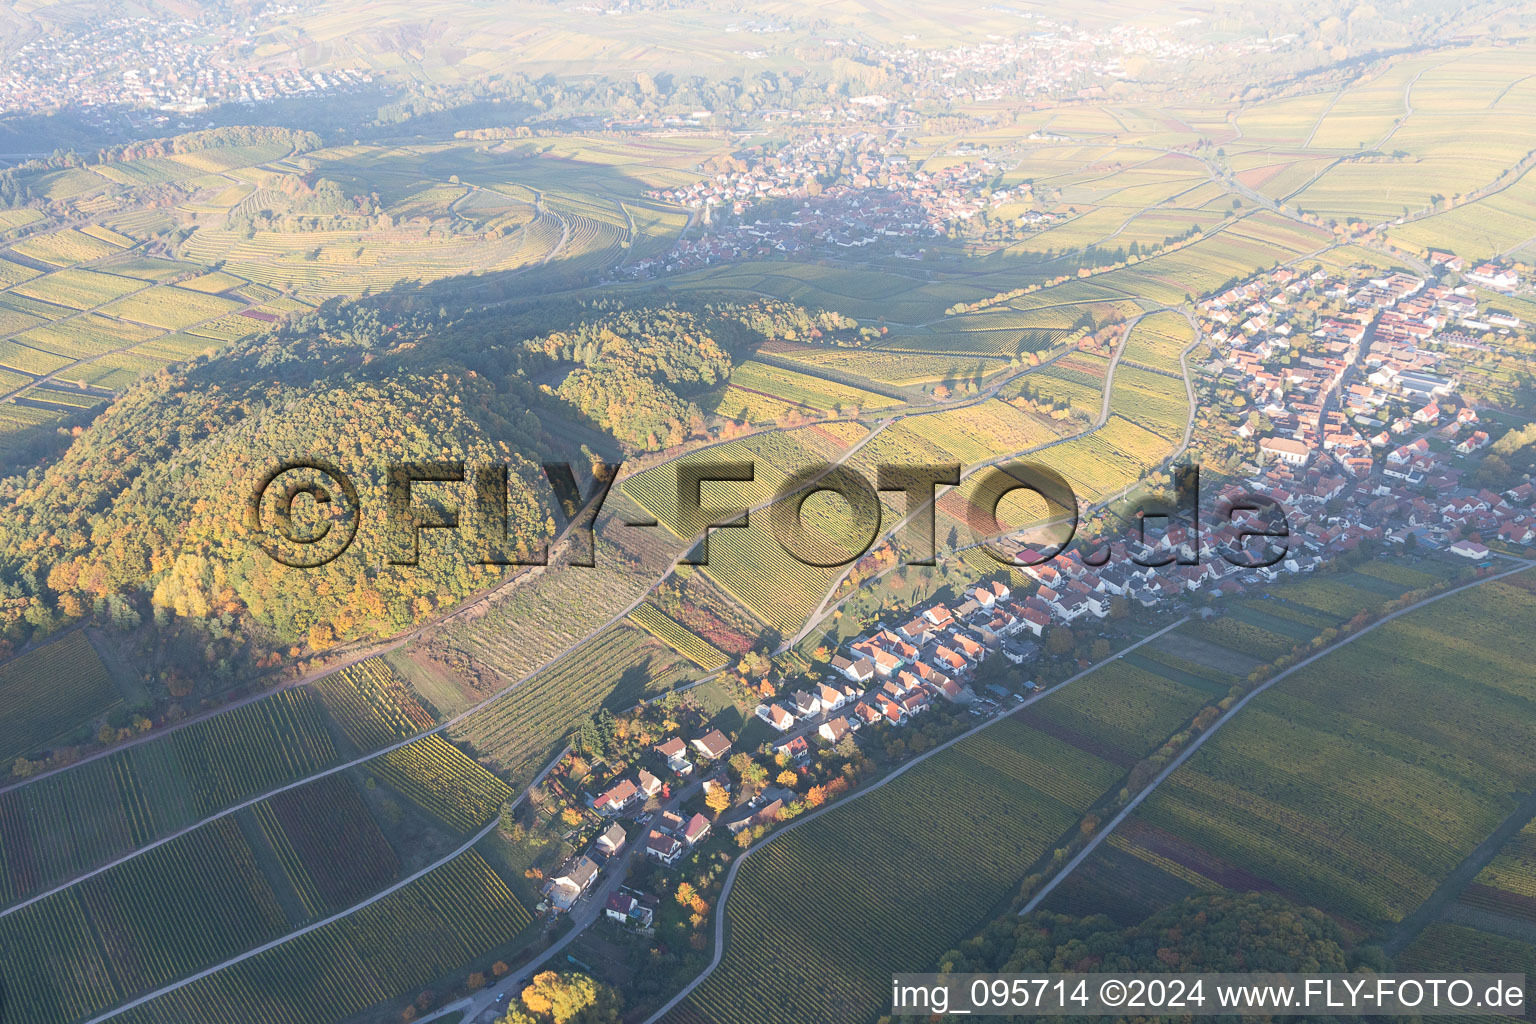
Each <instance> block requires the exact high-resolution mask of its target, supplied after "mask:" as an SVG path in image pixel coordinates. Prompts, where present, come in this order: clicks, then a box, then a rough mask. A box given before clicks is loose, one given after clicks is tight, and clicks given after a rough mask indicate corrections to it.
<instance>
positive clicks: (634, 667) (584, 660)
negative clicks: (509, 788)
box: [454, 606, 694, 783]
mask: <svg viewBox="0 0 1536 1024" xmlns="http://www.w3.org/2000/svg"><path fill="white" fill-rule="evenodd" d="M642 607H644V606H642ZM693 674H694V669H693V667H692V666H691V665H690V664H688V663H687V662H685V661H683V659H681V658H679V657H678V656H677V655H675V654H674V653H673V652H672V651H671V650H670V649H668V648H667V647H664V646H663V645H662V644H661V643H659V642H657V641H656V640H653V639H651V638H650V637H649V636H646V635H645V634H644V633H641V632H640V631H639V630H636V629H632V628H629V627H627V626H619V627H615V628H613V629H609V630H608V631H607V632H605V633H603V634H601V635H600V636H598V637H596V638H595V639H593V640H591V641H590V642H588V643H586V644H583V645H582V646H581V647H580V648H579V649H577V650H575V651H572V652H571V653H570V654H568V655H566V656H565V657H563V658H561V659H559V660H558V661H555V662H554V663H553V664H551V665H550V666H548V667H547V668H545V669H543V670H542V671H540V672H539V673H538V674H536V675H534V676H533V677H532V678H531V679H529V680H527V681H526V682H524V683H522V684H521V685H519V686H517V687H516V688H515V689H513V690H512V691H511V692H510V693H508V694H506V695H505V696H502V697H499V698H497V699H496V700H495V701H493V702H491V703H490V704H489V705H487V706H486V707H484V708H482V709H481V710H479V711H477V712H475V713H474V714H473V715H471V716H470V717H469V718H468V719H467V720H466V721H465V722H464V723H462V724H461V725H460V726H458V727H456V728H455V730H454V735H455V737H456V738H459V739H463V740H464V741H466V742H468V743H469V744H470V745H471V746H473V747H474V749H475V752H476V754H477V755H478V756H480V757H482V758H484V759H485V760H486V761H487V762H488V763H490V764H491V765H492V766H494V767H495V768H497V769H498V770H499V771H501V772H503V773H505V774H507V775H508V776H509V777H511V778H515V779H516V780H517V781H518V782H519V783H521V782H522V781H523V780H525V779H526V778H529V777H531V776H532V775H533V773H534V772H535V771H536V770H537V769H538V766H539V765H541V764H542V763H543V762H544V761H545V760H547V759H548V758H549V756H550V754H552V753H553V752H554V748H555V747H556V746H557V745H558V744H560V743H561V741H563V740H564V739H565V737H566V736H567V735H569V734H570V732H571V731H572V730H573V729H575V727H576V726H577V725H579V724H580V723H581V722H582V720H584V719H585V718H587V717H589V716H590V715H592V714H593V713H594V712H596V711H597V710H598V709H599V708H607V709H608V710H610V711H614V712H618V711H622V710H624V709H625V708H629V707H633V706H634V705H635V704H637V703H639V701H640V700H642V699H643V698H646V697H650V696H654V695H656V694H658V693H663V692H665V691H667V690H670V689H672V688H674V687H676V686H677V685H678V684H680V683H681V682H683V681H685V680H686V679H687V678H689V677H690V676H691V675H693Z"/></svg>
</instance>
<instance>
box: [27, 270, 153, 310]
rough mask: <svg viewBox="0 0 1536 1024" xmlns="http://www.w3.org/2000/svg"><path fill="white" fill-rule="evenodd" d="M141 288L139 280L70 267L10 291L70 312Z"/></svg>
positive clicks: (109, 300) (142, 283)
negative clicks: (67, 309)
mask: <svg viewBox="0 0 1536 1024" xmlns="http://www.w3.org/2000/svg"><path fill="white" fill-rule="evenodd" d="M143 287H144V282H142V281H135V280H133V279H131V278H127V277H115V276H113V275H112V274H99V273H97V272H96V271H94V270H81V269H80V268H79V267H71V268H68V269H65V270H55V271H54V272H53V273H51V274H47V275H45V276H43V277H34V278H33V279H32V280H30V281H26V282H23V283H22V284H18V285H16V286H15V287H14V288H12V291H14V292H16V293H17V294H18V295H26V296H28V297H30V298H34V299H38V300H41V301H43V302H52V303H55V304H56V305H60V306H68V307H69V308H70V309H90V308H91V307H92V306H100V305H102V304H104V303H107V302H111V301H112V300H113V299H116V298H121V297H122V296H124V295H127V294H128V293H129V292H131V291H136V290H138V289H140V288H143Z"/></svg>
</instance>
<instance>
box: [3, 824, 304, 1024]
mask: <svg viewBox="0 0 1536 1024" xmlns="http://www.w3.org/2000/svg"><path fill="white" fill-rule="evenodd" d="M286 926H287V920H286V918H285V917H284V916H283V913H282V910H281V908H280V907H279V906H278V903H277V900H276V897H275V896H274V895H273V892H272V890H271V887H270V886H269V885H268V884H267V881H266V879H265V877H264V876H263V875H262V874H261V872H260V871H259V869H258V868H257V866H256V863H255V860H254V858H253V855H252V853H251V849H250V847H249V845H248V844H247V843H246V841H245V839H244V838H243V837H242V836H241V834H240V831H239V829H238V828H236V827H235V825H234V823H233V822H232V821H230V820H229V819H223V820H221V821H218V822H215V823H213V824H211V825H209V826H205V827H204V828H201V829H197V830H196V831H194V832H191V833H188V834H187V835H185V836H180V837H178V838H176V839H174V840H172V841H171V842H169V843H166V844H165V845H163V846H160V847H157V848H155V849H154V850H151V851H149V852H147V853H145V854H143V855H141V856H139V857H135V858H133V859H132V860H130V861H127V862H126V863H124V864H121V865H118V866H116V867H114V868H111V869H109V870H108V871H105V872H103V873H101V874H98V875H96V876H94V877H92V878H90V879H88V880H86V881H85V882H82V883H80V884H78V885H76V886H73V887H71V888H69V889H65V890H63V891H60V892H58V893H55V894H53V895H51V896H48V897H46V898H44V899H43V900H40V901H38V902H36V903H33V904H30V905H29V906H27V907H25V908H23V909H21V910H19V911H15V912H13V913H9V914H7V915H6V916H5V917H3V918H0V932H3V933H5V946H6V949H7V951H8V952H7V956H6V958H5V962H4V965H3V966H0V972H3V975H4V977H5V987H6V990H7V993H8V995H10V996H11V997H12V998H13V999H14V998H16V997H17V996H18V995H20V1000H21V1001H20V1002H19V1003H13V1004H12V1005H22V1006H29V1007H30V1008H31V1009H32V1011H33V1012H32V1013H31V1014H29V1015H28V1017H27V1019H28V1020H37V1021H40V1022H50V1021H56V1022H60V1024H62V1022H64V1021H69V1020H75V1019H78V1018H79V1017H80V1016H82V1015H83V1014H82V1013H81V1012H80V1007H79V1002H78V1000H79V998H80V994H79V993H77V992H76V991H75V990H74V985H75V984H77V983H78V979H77V978H70V977H69V976H68V975H67V974H61V972H60V970H59V968H60V965H59V964H58V955H59V954H60V953H61V952H64V951H69V955H71V957H78V958H79V959H78V961H77V967H76V969H77V970H83V971H89V970H91V969H92V965H93V961H94V968H95V969H96V970H97V971H99V972H100V974H99V977H100V978H101V981H102V984H101V987H100V989H99V990H97V991H96V992H92V990H91V988H90V987H89V986H87V987H86V988H85V992H91V993H92V995H93V996H95V998H97V999H100V1000H101V1002H100V1003H98V1005H97V1006H95V1007H87V1008H86V1009H87V1010H90V1009H102V1008H105V1006H107V1005H110V1004H111V1003H115V1002H118V1001H120V1000H122V999H126V998H130V997H132V996H134V995H137V994H140V993H143V992H146V991H150V990H152V989H154V988H155V987H157V986H159V985H162V984H165V983H166V982H169V981H171V980H174V979H175V978H177V977H180V976H182V975H184V974H187V973H189V972H192V971H195V970H198V969H200V968H202V967H205V966H209V965H211V964H214V963H218V962H219V961H220V960H222V959H224V958H226V957H228V956H230V955H232V954H234V953H237V952H239V951H240V950H242V949H245V948H248V947H249V946H251V945H254V944H255V943H258V942H261V941H263V940H265V939H268V938H271V937H273V936H275V935H279V934H281V933H282V932H283V931H284V930H285V929H286ZM79 927H85V928H88V929H90V930H91V931H92V932H94V933H95V935H97V936H98V937H99V939H100V952H99V953H98V952H97V950H95V949H92V950H90V951H89V952H86V951H85V950H81V949H72V948H71V947H72V944H73V942H74V939H73V933H75V931H76V929H77V928H79ZM98 957H99V959H98ZM72 1004H73V1005H72Z"/></svg>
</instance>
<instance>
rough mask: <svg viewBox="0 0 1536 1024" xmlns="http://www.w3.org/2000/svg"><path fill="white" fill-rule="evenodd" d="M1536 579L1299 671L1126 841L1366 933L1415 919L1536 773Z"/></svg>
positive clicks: (1479, 596)
mask: <svg viewBox="0 0 1536 1024" xmlns="http://www.w3.org/2000/svg"><path fill="white" fill-rule="evenodd" d="M1530 586H1531V582H1530V581H1529V580H1527V579H1525V578H1524V577H1519V578H1516V579H1515V580H1513V581H1500V582H1497V583H1488V584H1483V585H1481V586H1479V587H1476V588H1475V589H1472V590H1470V591H1466V592H1464V593H1461V594H1457V595H1455V596H1453V597H1450V598H1447V599H1445V600H1443V601H1441V602H1438V603H1437V604H1435V605H1434V606H1432V607H1429V608H1425V609H1423V610H1422V611H1418V612H1415V613H1411V614H1409V615H1407V616H1404V617H1402V618H1400V619H1397V620H1395V621H1393V622H1391V623H1389V624H1387V625H1384V626H1381V627H1379V628H1378V629H1376V630H1374V631H1372V632H1371V633H1370V634H1367V635H1365V636H1363V637H1361V638H1360V639H1358V640H1356V641H1354V642H1352V643H1350V644H1349V645H1348V646H1346V647H1344V648H1341V649H1339V650H1338V651H1336V652H1334V653H1332V654H1330V655H1328V656H1327V657H1326V658H1324V659H1321V660H1320V661H1318V662H1315V663H1314V664H1313V665H1311V666H1308V667H1307V668H1306V669H1303V670H1302V671H1300V672H1298V673H1296V674H1295V675H1293V676H1291V677H1290V678H1288V679H1287V680H1285V681H1284V682H1283V683H1281V684H1279V685H1278V686H1276V687H1275V688H1274V689H1273V690H1270V691H1269V692H1267V693H1265V694H1264V695H1263V696H1261V697H1260V698H1258V699H1257V700H1255V701H1254V702H1253V704H1252V705H1250V706H1249V707H1248V708H1246V709H1244V711H1243V712H1242V713H1241V714H1239V715H1238V716H1237V717H1236V718H1234V719H1233V720H1232V721H1231V722H1230V723H1229V724H1228V725H1227V726H1225V727H1224V728H1223V729H1222V731H1221V732H1220V733H1218V734H1217V735H1216V736H1215V738H1213V739H1212V740H1211V741H1210V742H1208V743H1206V744H1205V745H1204V746H1203V747H1201V748H1200V751H1199V753H1197V754H1196V755H1195V756H1194V757H1193V758H1191V759H1190V761H1189V762H1188V763H1187V764H1185V765H1184V766H1183V767H1182V768H1181V769H1180V770H1179V771H1178V772H1177V773H1175V774H1174V775H1173V776H1172V777H1171V778H1170V779H1169V780H1168V781H1167V782H1165V783H1164V784H1163V785H1162V786H1160V787H1159V788H1158V789H1157V791H1155V792H1154V793H1153V794H1152V796H1151V797H1150V798H1148V800H1147V801H1146V802H1145V803H1144V804H1143V805H1142V807H1141V808H1140V809H1139V810H1138V811H1137V813H1136V814H1135V815H1134V816H1133V818H1132V819H1131V822H1128V823H1127V824H1132V823H1134V827H1132V828H1131V829H1130V830H1129V831H1128V832H1127V842H1126V843H1124V844H1122V847H1121V849H1122V852H1123V853H1129V854H1130V855H1132V856H1137V857H1141V856H1142V855H1143V854H1144V853H1145V854H1149V855H1151V857H1150V858H1144V859H1147V860H1148V863H1153V862H1155V858H1156V857H1164V858H1168V859H1170V860H1172V861H1173V862H1175V863H1176V864H1177V865H1178V868H1177V871H1176V872H1175V873H1176V874H1177V875H1179V876H1180V877H1184V880H1185V881H1193V882H1197V883H1199V884H1201V885H1206V884H1208V883H1211V882H1214V883H1216V884H1217V885H1220V886H1222V887H1226V888H1239V889H1254V888H1257V889H1278V890H1280V891H1281V892H1283V893H1284V894H1286V895H1287V896H1289V897H1290V898H1292V899H1294V900H1297V901H1298V902H1300V903H1303V904H1307V905H1312V906H1317V907H1321V908H1323V909H1324V910H1326V911H1327V912H1328V913H1330V914H1331V915H1333V916H1335V917H1338V918H1340V919H1342V920H1345V921H1347V922H1349V923H1350V924H1351V926H1352V927H1354V928H1357V929H1359V930H1361V931H1364V932H1367V933H1371V932H1375V933H1378V934H1379V932H1380V930H1381V929H1384V928H1387V927H1390V926H1391V925H1393V924H1394V923H1396V922H1397V921H1399V920H1401V919H1402V917H1403V916H1404V915H1405V914H1407V913H1409V912H1410V911H1412V910H1413V909H1415V908H1416V907H1417V906H1418V905H1419V904H1420V903H1422V902H1423V901H1424V899H1425V898H1426V897H1427V896H1428V895H1429V894H1430V893H1431V892H1432V891H1433V890H1434V889H1435V887H1436V886H1437V885H1438V883H1439V881H1440V879H1441V878H1443V877H1444V876H1445V875H1446V874H1447V873H1448V872H1449V871H1450V870H1451V869H1452V868H1453V867H1455V866H1456V865H1457V864H1459V863H1460V862H1461V861H1462V859H1463V858H1464V857H1465V856H1466V855H1467V854H1468V853H1469V852H1470V851H1471V850H1472V848H1474V847H1475V846H1476V845H1477V844H1478V843H1479V842H1481V841H1482V839H1483V837H1484V836H1486V835H1488V834H1489V833H1490V832H1492V831H1493V829H1494V828H1495V827H1496V826H1497V825H1498V824H1499V823H1500V822H1502V821H1503V820H1504V818H1505V817H1506V816H1508V815H1509V813H1510V812H1511V810H1512V809H1513V808H1514V805H1515V798H1516V794H1518V793H1522V792H1528V791H1529V790H1530V789H1531V788H1532V785H1533V783H1536V775H1533V772H1532V769H1531V766H1530V765H1529V764H1528V763H1524V762H1523V761H1522V760H1521V758H1520V757H1519V755H1518V754H1517V753H1516V752H1517V751H1519V750H1523V749H1525V748H1526V746H1525V745H1526V744H1528V743H1529V742H1530V741H1531V739H1532V737H1533V736H1536V714H1533V713H1532V712H1531V710H1530V707H1531V701H1532V699H1533V698H1536V692H1533V691H1532V688H1531V686H1530V682H1529V680H1530V674H1529V673H1528V672H1525V671H1523V670H1522V669H1521V667H1520V666H1522V665H1524V664H1526V663H1528V661H1529V659H1530V657H1531V656H1532V651H1531V650H1530V641H1529V638H1528V637H1525V636H1524V635H1522V634H1521V633H1520V632H1519V631H1517V630H1511V629H1509V628H1508V625H1507V624H1508V623H1510V622H1513V621H1521V619H1522V617H1523V616H1524V615H1527V614H1529V612H1530V610H1531V608H1532V606H1533V605H1536V597H1533V595H1532V592H1531V590H1530ZM1266 604H1267V602H1266ZM1216 621H1221V620H1216ZM1096 856H1097V855H1096ZM1165 873H1166V872H1165ZM1186 876H1187V877H1186ZM1490 877H1491V876H1490ZM1067 888H1069V889H1070V888H1071V887H1070V886H1068V887H1067ZM1088 895H1089V894H1088V893H1086V892H1085V891H1084V889H1083V888H1082V887H1079V889H1078V890H1077V892H1076V894H1075V897H1074V899H1075V902H1074V904H1073V905H1074V906H1076V907H1078V908H1079V909H1082V908H1084V907H1085V906H1086V905H1088V904H1090V903H1091V900H1088V899H1087V896H1088ZM1066 898H1067V897H1066V896H1064V897H1063V899H1066Z"/></svg>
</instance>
